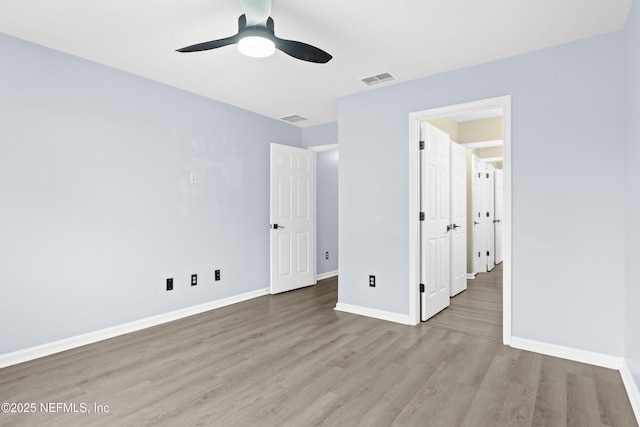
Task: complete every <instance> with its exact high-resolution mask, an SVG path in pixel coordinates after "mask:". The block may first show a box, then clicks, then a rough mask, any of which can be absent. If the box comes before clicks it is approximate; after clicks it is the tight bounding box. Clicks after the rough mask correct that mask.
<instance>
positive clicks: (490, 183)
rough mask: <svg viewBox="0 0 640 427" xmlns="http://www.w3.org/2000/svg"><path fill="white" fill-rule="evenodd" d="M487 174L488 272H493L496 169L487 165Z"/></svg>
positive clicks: (485, 193) (494, 258)
mask: <svg viewBox="0 0 640 427" xmlns="http://www.w3.org/2000/svg"><path fill="white" fill-rule="evenodd" d="M486 167H487V169H486V170H487V172H486V174H485V192H484V197H485V209H486V213H485V220H486V227H487V249H486V250H487V271H491V270H493V267H495V266H496V249H495V246H496V240H495V229H496V227H495V222H493V220H494V219H495V184H494V181H495V172H496V168H495V167H494V166H493V165H492V164H490V163H487V165H486Z"/></svg>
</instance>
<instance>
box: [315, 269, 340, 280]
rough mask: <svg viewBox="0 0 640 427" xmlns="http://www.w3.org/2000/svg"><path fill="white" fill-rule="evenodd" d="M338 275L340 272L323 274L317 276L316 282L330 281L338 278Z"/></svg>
mask: <svg viewBox="0 0 640 427" xmlns="http://www.w3.org/2000/svg"><path fill="white" fill-rule="evenodd" d="M337 275H338V270H333V271H328V272H326V273H321V274H318V275H316V281H318V280H323V279H328V278H330V277H336V276H337Z"/></svg>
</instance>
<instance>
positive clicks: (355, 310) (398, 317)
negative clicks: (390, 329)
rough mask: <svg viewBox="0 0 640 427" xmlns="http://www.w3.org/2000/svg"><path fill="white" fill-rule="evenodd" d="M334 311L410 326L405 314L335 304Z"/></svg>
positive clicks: (409, 320)
mask: <svg viewBox="0 0 640 427" xmlns="http://www.w3.org/2000/svg"><path fill="white" fill-rule="evenodd" d="M335 310H336V311H344V312H345V313H351V314H357V315H359V316H367V317H373V318H375V319H380V320H387V321H389V322H395V323H401V324H403V325H412V323H411V319H410V317H409V316H408V315H406V314H398V313H392V312H390V311H383V310H376V309H374V308H367V307H361V306H358V305H351V304H343V303H341V302H339V303H337V304H336V308H335Z"/></svg>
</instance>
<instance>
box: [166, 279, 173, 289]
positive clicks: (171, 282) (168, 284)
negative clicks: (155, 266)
mask: <svg viewBox="0 0 640 427" xmlns="http://www.w3.org/2000/svg"><path fill="white" fill-rule="evenodd" d="M167 290H168V291H172V290H173V278H170V279H167Z"/></svg>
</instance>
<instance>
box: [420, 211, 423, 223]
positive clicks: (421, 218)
mask: <svg viewBox="0 0 640 427" xmlns="http://www.w3.org/2000/svg"><path fill="white" fill-rule="evenodd" d="M420 221H424V212H420Z"/></svg>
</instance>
